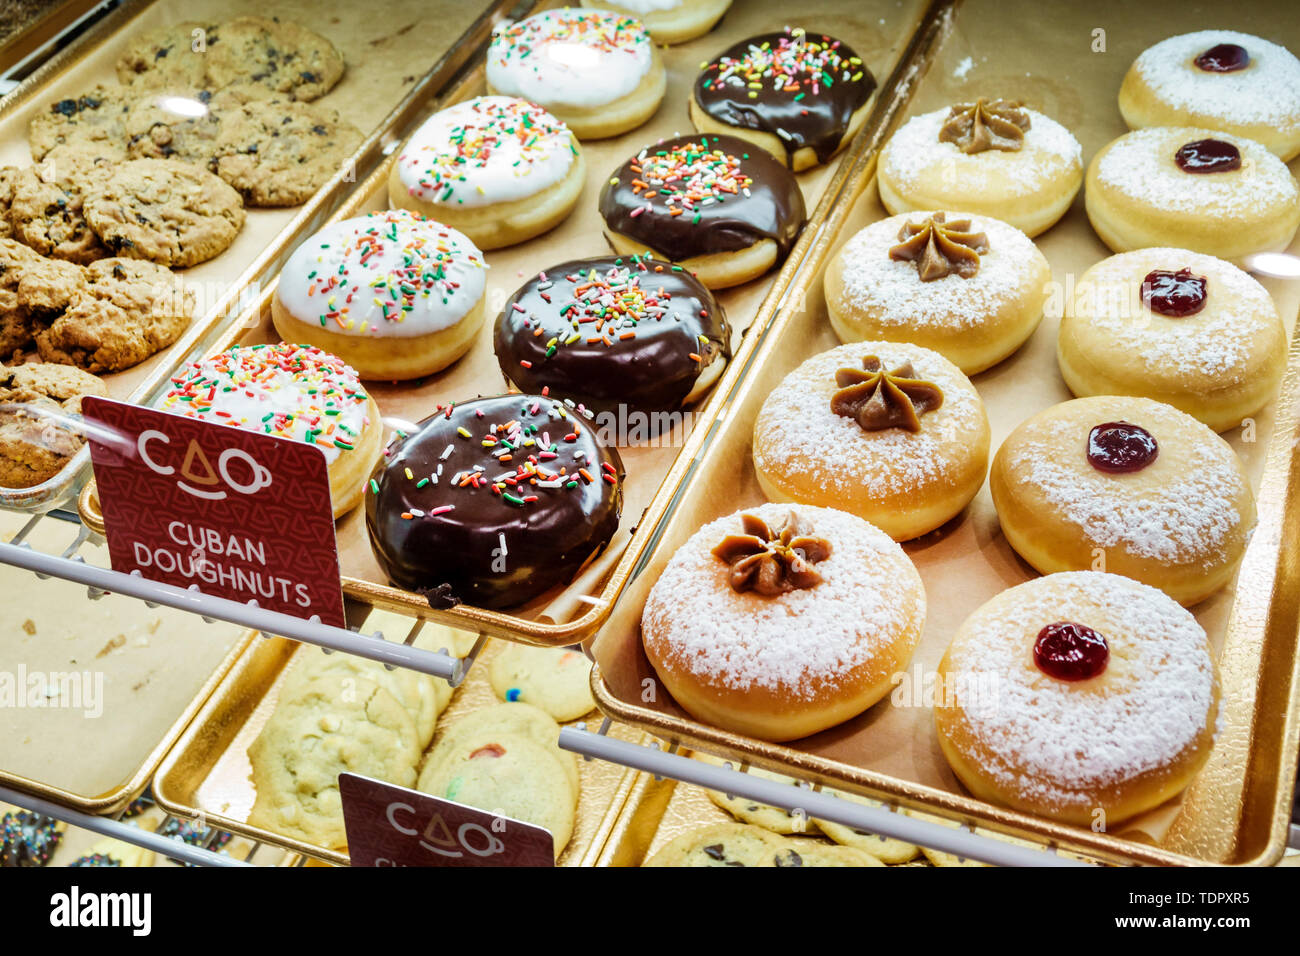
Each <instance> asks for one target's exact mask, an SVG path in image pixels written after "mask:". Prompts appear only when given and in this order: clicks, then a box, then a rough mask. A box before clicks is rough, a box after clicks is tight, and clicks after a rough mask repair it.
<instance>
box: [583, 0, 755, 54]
mask: <svg viewBox="0 0 1300 956" xmlns="http://www.w3.org/2000/svg"><path fill="white" fill-rule="evenodd" d="M582 5H583V6H584V7H596V8H599V9H604V10H613V11H614V12H615V13H621V14H623V15H624V16H629V17H636V18H637V19H639V20H640V21H641V22H642V23H643V24H644V25H645V28H646V29H647V30H649V31H650V36H651V37H653V38H654V41H655V42H656V43H665V44H673V43H685V42H686V41H687V40H694V39H695V38H696V37H698V36H703V35H704V34H706V33H708V32H709V31H710V30H712V29H713V27H714V25H715V24H716V23H717V22H718V21H719V20H721V19H722V15H723V14H724V13H726V12H727V8H728V7H730V6H731V0H582Z"/></svg>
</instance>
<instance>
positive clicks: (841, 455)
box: [754, 342, 989, 541]
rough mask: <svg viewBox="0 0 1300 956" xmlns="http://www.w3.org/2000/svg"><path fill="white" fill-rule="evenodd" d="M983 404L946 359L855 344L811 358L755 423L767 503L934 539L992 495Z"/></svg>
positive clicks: (916, 349)
mask: <svg viewBox="0 0 1300 956" xmlns="http://www.w3.org/2000/svg"><path fill="white" fill-rule="evenodd" d="M988 460H989V423H988V417H987V415H986V414H985V412H984V403H983V402H982V401H981V400H980V397H979V393H978V392H976V391H975V387H974V386H973V385H971V383H970V380H969V379H967V378H966V376H965V375H963V374H962V373H961V371H960V370H959V369H958V368H957V367H956V366H955V365H953V364H952V363H951V362H949V361H948V360H947V359H945V358H944V357H943V356H942V355H939V354H938V353H937V352H931V351H930V350H929V349H923V348H921V347H920V346H916V345H907V344H905V343H901V342H858V343H854V344H851V345H841V346H839V347H838V348H833V349H831V350H830V351H829V352H823V353H821V354H820V355H814V356H813V357H812V358H810V359H808V360H807V361H806V362H804V363H803V364H802V365H800V366H799V367H798V368H796V369H795V370H794V371H793V372H791V373H790V374H789V375H787V376H786V377H785V378H784V379H782V380H781V384H780V385H778V386H777V387H776V388H774V389H772V392H771V394H769V395H768V397H767V400H766V401H764V402H763V407H762V408H761V409H760V410H759V413H758V418H757V420H756V421H755V423H754V471H755V472H756V474H757V475H758V483H759V486H760V487H761V488H762V489H763V494H764V495H766V496H767V498H768V500H770V501H797V502H801V503H803V504H809V505H822V506H826V507H829V506H832V505H833V506H835V507H838V508H842V509H843V510H845V511H851V512H853V513H854V514H856V515H858V516H859V517H861V518H865V519H866V520H867V521H870V522H871V523H872V524H874V525H875V526H876V527H878V528H880V529H882V530H883V531H884V532H885V533H886V534H888V535H889V536H890V537H891V538H893V539H894V540H895V541H907V540H909V539H911V538H916V537H919V536H920V535H923V534H925V533H926V532H928V531H933V530H934V529H935V528H938V527H939V526H940V525H942V524H944V523H945V522H947V521H948V520H949V519H951V518H952V517H954V516H955V515H957V514H958V513H959V512H960V511H961V510H962V509H963V508H965V507H966V505H968V504H969V503H970V500H971V499H972V498H974V497H975V494H976V492H978V491H979V489H980V487H981V486H982V485H983V484H984V475H985V472H986V471H987V469H988Z"/></svg>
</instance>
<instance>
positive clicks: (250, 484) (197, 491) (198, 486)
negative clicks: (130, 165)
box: [136, 428, 271, 501]
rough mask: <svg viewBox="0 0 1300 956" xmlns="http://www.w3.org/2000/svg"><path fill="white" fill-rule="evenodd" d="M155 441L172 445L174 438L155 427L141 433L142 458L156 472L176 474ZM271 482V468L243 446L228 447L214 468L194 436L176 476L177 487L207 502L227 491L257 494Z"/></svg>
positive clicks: (223, 496)
mask: <svg viewBox="0 0 1300 956" xmlns="http://www.w3.org/2000/svg"><path fill="white" fill-rule="evenodd" d="M152 442H157V443H159V444H163V445H170V444H171V439H170V438H168V437H167V435H166V434H164V433H163V432H160V431H158V430H157V429H156V428H151V429H149V430H147V431H143V432H141V433H140V437H139V439H137V441H136V449H137V450H138V451H139V453H140V458H141V460H142V461H144V463H145V465H147V466H148V467H149V469H150V470H152V471H153V472H154V473H156V474H159V475H163V476H166V477H170V476H172V475H175V474H176V473H177V471H176V468H175V467H174V466H172V465H168V464H165V463H163V462H161V461H159V460H158V458H156V457H155V455H157V454H160V453H161V449H151V448H150V443H152ZM270 485H271V471H270V469H269V468H267V467H266V466H265V465H263V464H261V463H260V462H259V461H258V460H257V459H256V458H254V457H253V456H252V455H250V454H249V453H248V452H246V451H244V450H243V449H240V448H227V449H226V450H225V451H223V452H222V453H221V454H220V455H219V456H218V457H217V464H216V467H215V468H214V467H213V465H212V462H211V460H210V459H209V458H208V456H207V454H206V453H205V452H204V451H203V448H202V447H201V446H200V445H199V443H198V442H197V441H195V440H194V439H190V442H189V444H188V445H187V446H186V449H185V458H184V460H183V461H182V462H181V467H180V477H178V478H177V479H176V487H178V488H180V489H181V491H184V492H186V493H187V494H190V495H193V496H194V497H195V498H203V499H205V500H207V501H221V500H223V499H224V498H225V497H226V494H227V491H233V492H236V493H237V494H241V495H253V494H257V492H259V491H261V490H262V489H263V488H269V487H270Z"/></svg>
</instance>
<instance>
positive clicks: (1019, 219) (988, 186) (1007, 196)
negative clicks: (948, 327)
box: [876, 98, 1083, 236]
mask: <svg viewBox="0 0 1300 956" xmlns="http://www.w3.org/2000/svg"><path fill="white" fill-rule="evenodd" d="M1082 157H1083V153H1082V150H1081V148H1080V146H1079V141H1078V140H1076V139H1075V138H1074V136H1073V135H1072V134H1071V133H1070V131H1069V130H1068V129H1066V128H1065V127H1064V126H1062V125H1061V124H1060V123H1058V122H1056V121H1055V120H1053V119H1049V118H1048V117H1046V116H1044V115H1043V114H1042V113H1039V112H1036V111H1035V110H1031V109H1029V108H1028V107H1026V106H1022V105H1021V104H1020V103H1019V102H1017V101H1014V100H986V99H983V98H981V99H977V100H976V101H975V102H974V103H959V104H957V105H956V106H953V107H952V108H951V109H946V110H935V111H934V112H933V113H925V114H923V115H921V116H915V117H913V118H912V119H910V120H908V121H907V123H906V124H905V125H904V126H903V128H902V129H900V130H899V131H898V132H897V133H895V134H894V135H893V136H892V137H891V138H890V140H889V142H887V143H886V144H885V146H884V148H883V149H882V150H881V151H880V164H879V170H878V172H877V176H876V182H877V183H878V185H879V189H880V201H881V203H883V204H884V207H885V208H886V209H888V210H889V212H890V213H891V214H893V215H897V214H898V213H900V212H920V211H923V210H927V209H958V210H961V212H962V214H963V215H965V214H967V213H974V214H977V215H982V216H996V217H998V218H999V219H1001V220H1003V221H1004V222H1007V223H1010V224H1011V225H1012V226H1015V227H1016V228H1017V229H1019V230H1021V231H1022V232H1024V233H1025V234H1026V235H1028V236H1036V235H1038V234H1039V233H1040V232H1044V231H1046V230H1047V229H1048V228H1050V227H1051V226H1052V225H1053V224H1054V223H1055V222H1056V221H1057V220H1058V219H1060V218H1061V217H1062V216H1063V215H1065V211H1066V210H1067V209H1069V208H1070V203H1072V202H1073V201H1074V195H1075V193H1077V192H1078V191H1079V185H1080V184H1081V183H1082V182H1083V158H1082Z"/></svg>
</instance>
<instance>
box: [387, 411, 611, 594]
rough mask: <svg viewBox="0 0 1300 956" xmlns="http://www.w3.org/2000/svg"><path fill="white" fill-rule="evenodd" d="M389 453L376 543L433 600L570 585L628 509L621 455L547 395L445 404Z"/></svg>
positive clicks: (399, 573)
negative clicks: (624, 501)
mask: <svg viewBox="0 0 1300 956" xmlns="http://www.w3.org/2000/svg"><path fill="white" fill-rule="evenodd" d="M386 454H387V460H386V461H384V462H381V463H380V464H379V466H377V467H376V468H375V471H374V473H373V474H372V475H371V479H370V483H369V486H368V489H367V492H366V496H365V501H366V529H367V531H368V532H369V534H370V545H371V548H372V549H373V550H374V553H375V557H376V559H377V560H378V561H379V564H380V566H381V567H382V568H383V569H384V572H385V573H386V574H387V575H388V577H389V578H390V579H391V580H392V581H393V582H394V583H395V584H397V585H398V586H399V587H403V588H406V589H407V590H409V591H419V592H421V593H424V594H426V595H427V596H428V598H429V602H430V604H431V605H433V606H435V607H449V606H451V605H452V604H455V603H458V602H464V603H466V604H472V605H474V606H477V607H486V608H503V607H517V606H518V605H520V604H524V603H526V602H528V601H529V600H531V599H533V598H535V597H537V596H538V595H540V594H543V593H545V592H546V591H548V590H550V589H551V588H552V587H555V586H556V585H559V584H567V583H569V582H570V581H571V580H572V579H573V577H574V576H575V575H576V574H577V573H578V571H579V570H580V569H581V568H582V567H583V565H585V564H586V563H587V561H588V559H589V558H591V557H592V556H593V555H595V554H596V553H597V552H598V551H600V550H601V549H602V548H604V547H605V545H606V544H608V543H609V539H610V538H611V537H612V536H613V534H614V532H615V531H616V530H617V528H618V522H619V517H620V516H621V514H622V510H623V463H622V460H621V459H620V458H619V455H618V452H617V451H615V450H614V449H613V448H608V447H606V446H605V445H604V443H603V442H601V440H600V438H599V437H598V436H597V434H596V432H595V431H594V429H593V428H592V427H591V426H590V424H589V423H588V422H587V421H585V420H583V419H582V418H581V416H579V415H578V413H577V412H575V411H574V409H573V408H571V407H570V406H569V405H568V404H566V403H565V402H561V401H557V400H555V399H552V398H548V397H544V396H540V395H501V396H497V397H494V398H478V399H474V400H472V401H468V402H465V403H463V404H459V405H447V406H440V407H439V408H438V410H437V412H435V414H434V415H432V416H431V417H429V418H427V419H425V420H424V421H423V422H421V423H420V427H419V430H418V431H416V432H414V433H412V434H410V435H407V436H406V437H404V438H402V439H401V440H400V441H399V442H397V443H395V444H393V445H392V446H390V448H389V449H388V451H387V452H386Z"/></svg>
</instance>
